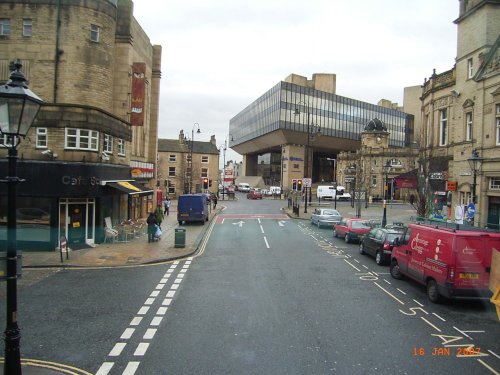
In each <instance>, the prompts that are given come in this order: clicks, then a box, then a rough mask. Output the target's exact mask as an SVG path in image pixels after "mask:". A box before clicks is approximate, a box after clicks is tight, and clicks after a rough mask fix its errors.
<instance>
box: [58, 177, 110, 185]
mask: <svg viewBox="0 0 500 375" xmlns="http://www.w3.org/2000/svg"><path fill="white" fill-rule="evenodd" d="M61 180H62V181H61V182H62V183H63V185H73V186H75V185H79V186H82V185H83V186H85V185H91V186H93V185H99V184H100V182H101V180H99V179H98V178H97V177H83V176H78V177H71V176H62V179H61Z"/></svg>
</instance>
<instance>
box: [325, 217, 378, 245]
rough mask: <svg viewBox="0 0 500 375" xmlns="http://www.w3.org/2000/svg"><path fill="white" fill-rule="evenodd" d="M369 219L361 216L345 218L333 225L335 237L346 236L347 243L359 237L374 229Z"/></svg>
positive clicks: (357, 239)
mask: <svg viewBox="0 0 500 375" xmlns="http://www.w3.org/2000/svg"><path fill="white" fill-rule="evenodd" d="M372 228H373V227H372V225H371V223H370V221H369V220H366V219H360V218H345V219H342V220H340V223H338V224H335V225H334V226H333V237H344V241H345V242H346V243H349V242H353V241H359V239H360V238H361V237H362V236H363V235H365V234H366V233H368V232H369V231H370V230H371V229H372Z"/></svg>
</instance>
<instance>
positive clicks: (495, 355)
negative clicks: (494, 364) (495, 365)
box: [488, 349, 500, 359]
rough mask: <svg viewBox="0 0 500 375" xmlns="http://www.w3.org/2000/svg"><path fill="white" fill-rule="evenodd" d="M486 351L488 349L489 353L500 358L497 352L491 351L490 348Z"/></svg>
mask: <svg viewBox="0 0 500 375" xmlns="http://www.w3.org/2000/svg"><path fill="white" fill-rule="evenodd" d="M488 351H489V352H490V353H491V354H493V355H494V356H495V357H497V358H498V359H500V356H499V355H498V354H496V353H494V352H493V351H491V350H489V349H488Z"/></svg>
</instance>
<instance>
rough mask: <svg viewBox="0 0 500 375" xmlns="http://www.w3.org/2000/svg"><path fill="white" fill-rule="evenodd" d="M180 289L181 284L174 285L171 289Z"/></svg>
mask: <svg viewBox="0 0 500 375" xmlns="http://www.w3.org/2000/svg"><path fill="white" fill-rule="evenodd" d="M178 288H179V284H172V286H171V287H170V289H178Z"/></svg>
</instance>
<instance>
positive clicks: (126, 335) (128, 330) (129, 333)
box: [120, 328, 135, 340]
mask: <svg viewBox="0 0 500 375" xmlns="http://www.w3.org/2000/svg"><path fill="white" fill-rule="evenodd" d="M134 331H135V328H126V329H125V331H123V333H122V335H121V336H120V338H121V339H123V340H126V339H129V338H131V337H132V335H133V334H134Z"/></svg>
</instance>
